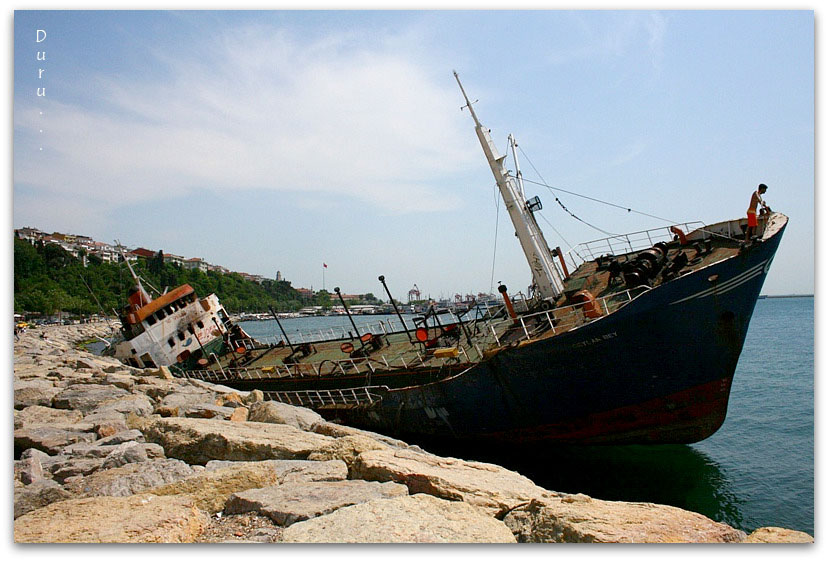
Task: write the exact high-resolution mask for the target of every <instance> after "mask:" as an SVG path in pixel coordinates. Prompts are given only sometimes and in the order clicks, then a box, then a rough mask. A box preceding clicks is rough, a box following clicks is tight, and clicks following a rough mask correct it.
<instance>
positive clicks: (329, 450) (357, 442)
mask: <svg viewBox="0 0 828 561" xmlns="http://www.w3.org/2000/svg"><path fill="white" fill-rule="evenodd" d="M386 448H388V445H387V444H384V443H382V442H380V441H379V440H374V439H373V438H369V437H368V436H365V435H362V434H353V435H349V436H343V437H340V438H337V439H335V440H334V441H333V442H330V443H329V444H327V445H326V446H324V447H322V448H321V449H319V450H317V451H316V452H313V453H312V454H311V455H310V456H308V459H309V460H342V461H344V462H345V463H346V464H347V465H348V468H349V469H351V466H353V465H354V463H355V462H356V459H357V457H358V456H359V455H360V454H362V453H363V452H367V451H369V450H383V449H386Z"/></svg>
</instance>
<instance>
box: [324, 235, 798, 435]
mask: <svg viewBox="0 0 828 561" xmlns="http://www.w3.org/2000/svg"><path fill="white" fill-rule="evenodd" d="M784 227H785V226H783V227H782V228H781V229H780V230H779V231H778V232H777V233H776V234H775V235H774V236H773V237H772V238H770V239H767V240H765V241H764V242H763V243H759V244H754V245H753V246H751V247H749V248H746V249H744V250H742V251H741V252H740V253H739V254H738V255H736V256H734V257H731V258H728V259H726V260H724V261H721V262H719V263H715V264H713V265H710V266H708V267H705V268H704V269H701V270H699V271H696V272H694V273H692V274H690V275H686V276H683V277H680V278H677V279H675V280H673V281H671V282H669V283H665V284H663V285H661V286H659V287H657V288H655V289H652V290H649V291H647V292H644V293H643V294H641V295H640V296H638V297H637V298H636V299H635V300H633V301H632V302H630V304H628V305H627V306H625V307H623V308H621V309H620V310H618V311H617V312H615V313H613V314H610V315H608V316H605V317H602V318H600V319H598V320H596V321H594V322H592V323H589V324H587V325H584V326H582V327H580V328H578V329H574V330H571V331H569V332H567V333H562V334H560V335H557V336H554V337H550V338H547V339H542V340H535V341H531V342H527V343H524V344H521V345H518V346H514V347H512V348H506V349H505V350H503V351H502V352H500V353H498V354H496V355H495V356H493V357H491V358H489V359H488V360H485V361H483V362H481V363H479V364H477V365H475V366H472V367H471V368H469V369H468V370H466V371H464V372H461V373H459V374H456V375H454V376H452V377H449V378H447V379H444V380H441V381H437V382H433V383H429V384H423V385H416V386H411V387H406V388H399V389H392V390H389V391H388V392H387V393H385V394H384V395H383V396H382V400H381V401H379V402H376V403H374V404H372V405H370V406H365V407H357V408H351V409H339V410H336V411H334V412H332V415H331V416H332V417H335V418H336V419H338V420H340V421H342V422H344V423H346V424H349V425H353V426H360V427H364V428H367V429H370V430H375V431H378V432H382V433H383V434H389V435H395V436H398V437H401V438H412V437H415V438H419V437H432V438H439V439H446V438H449V439H464V440H475V439H481V440H495V441H503V442H510V443H516V442H526V443H530V442H537V441H545V442H559V443H578V444H600V443H605V444H622V443H650V444H655V443H690V442H696V441H699V440H702V439H704V438H707V437H708V436H710V435H711V434H713V433H714V432H715V431H716V430H717V429H718V428H719V427H720V426H721V424H722V423H723V422H724V420H725V416H726V414H727V405H728V398H729V394H730V387H731V382H732V380H733V374H734V371H735V369H736V364H737V362H738V360H739V355H740V353H741V351H742V346H743V344H744V341H745V335H746V333H747V329H748V325H749V323H750V319H751V316H752V314H753V309H754V306H755V304H756V301H757V299H758V298H759V292H760V290H761V288H762V285H763V283H764V280H765V277H766V275H767V272H768V270H769V268H770V264H771V262H772V260H773V257H774V255H775V253H776V250H777V247H778V245H779V241H780V239H781V236H782V232H783V230H784Z"/></svg>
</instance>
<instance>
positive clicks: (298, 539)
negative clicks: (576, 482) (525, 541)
mask: <svg viewBox="0 0 828 561" xmlns="http://www.w3.org/2000/svg"><path fill="white" fill-rule="evenodd" d="M282 540H283V541H284V542H288V543H515V537H514V536H513V535H512V532H511V531H509V528H507V527H506V525H505V524H503V522H501V521H500V520H497V519H496V518H493V517H491V516H489V515H488V514H486V512H484V511H482V510H480V509H478V508H475V507H473V506H471V505H469V504H468V503H463V502H456V501H446V500H443V499H438V498H436V497H432V496H430V495H413V496H405V497H395V498H393V499H378V500H374V501H368V502H367V503H361V504H358V505H354V506H348V507H344V508H340V509H339V510H336V511H334V512H332V513H331V514H327V515H325V516H319V517H317V518H311V519H310V520H305V521H303V522H297V523H296V524H293V525H291V526H289V527H287V528H286V529H285V530H284V533H283V534H282Z"/></svg>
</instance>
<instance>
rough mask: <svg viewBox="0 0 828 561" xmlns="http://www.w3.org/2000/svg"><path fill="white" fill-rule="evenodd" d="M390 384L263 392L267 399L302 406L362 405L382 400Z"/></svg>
mask: <svg viewBox="0 0 828 561" xmlns="http://www.w3.org/2000/svg"><path fill="white" fill-rule="evenodd" d="M388 391H389V390H388V386H362V387H359V388H345V389H332V390H297V391H266V392H262V393H263V394H264V397H265V399H268V400H271V401H279V402H281V403H287V404H288V405H298V406H300V407H325V406H350V407H355V406H360V405H370V404H372V403H377V402H379V401H382V395H383V393H387V392H388Z"/></svg>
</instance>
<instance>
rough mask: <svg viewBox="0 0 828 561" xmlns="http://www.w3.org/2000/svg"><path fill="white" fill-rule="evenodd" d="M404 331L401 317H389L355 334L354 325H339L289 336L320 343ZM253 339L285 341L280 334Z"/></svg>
mask: <svg viewBox="0 0 828 561" xmlns="http://www.w3.org/2000/svg"><path fill="white" fill-rule="evenodd" d="M406 326H407V327H408V329H412V328H413V324H409V323H406ZM404 331H405V328H404V327H403V325H402V324H401V323H400V321H399V319H397V318H387V319H384V320H379V321H377V322H375V323H368V324H365V325H358V326H357V332H356V334H354V330H353V327H352V326H347V325H337V326H329V327H325V328H320V329H314V330H304V331H299V330H297V331H289V332H288V337H289V338H290V341H291V343H296V344H302V343H318V342H320V341H336V340H338V339H358V338H359V337H361V336H362V335H365V334H366V333H371V334H373V335H388V334H390V333H402V332H404ZM253 339H254V340H255V341H256V342H258V343H261V344H263V345H278V344H280V343H282V344H284V343H285V340H284V337H280V336H278V335H272V336H265V337H259V336H254V337H253Z"/></svg>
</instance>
